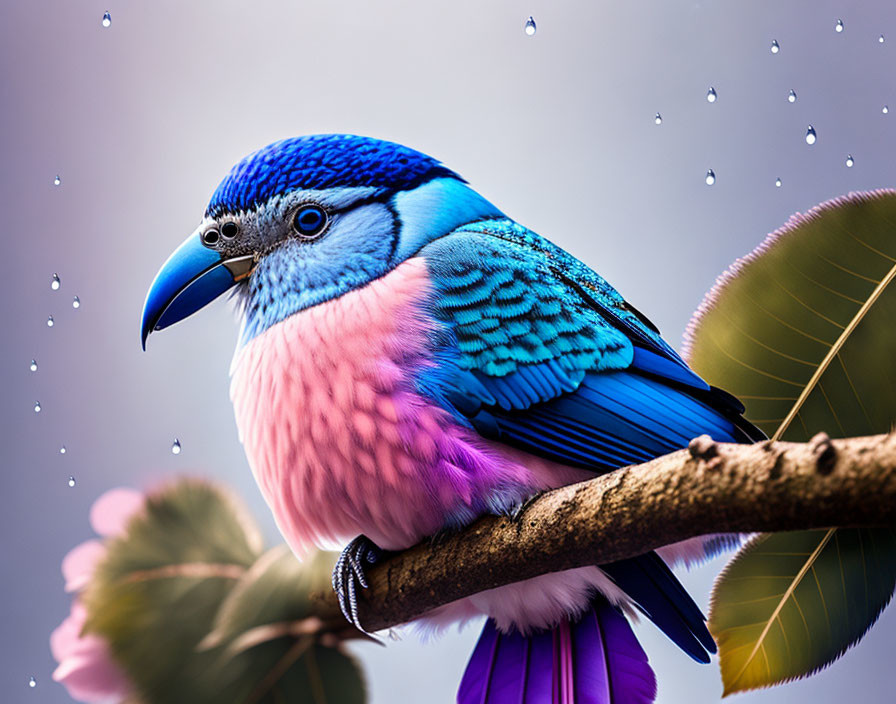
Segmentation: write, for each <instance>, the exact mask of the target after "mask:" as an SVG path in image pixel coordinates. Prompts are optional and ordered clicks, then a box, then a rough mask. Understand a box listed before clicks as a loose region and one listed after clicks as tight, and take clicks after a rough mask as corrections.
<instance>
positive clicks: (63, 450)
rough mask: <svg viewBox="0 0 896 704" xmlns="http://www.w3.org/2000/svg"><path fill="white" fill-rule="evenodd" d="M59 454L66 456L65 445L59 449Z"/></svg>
mask: <svg viewBox="0 0 896 704" xmlns="http://www.w3.org/2000/svg"><path fill="white" fill-rule="evenodd" d="M59 454H60V455H64V454H65V445H63V446H62V447H60V448H59Z"/></svg>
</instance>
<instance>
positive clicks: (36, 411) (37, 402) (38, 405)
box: [34, 401, 40, 413]
mask: <svg viewBox="0 0 896 704" xmlns="http://www.w3.org/2000/svg"><path fill="white" fill-rule="evenodd" d="M34 412H35V413H40V401H35V402H34Z"/></svg>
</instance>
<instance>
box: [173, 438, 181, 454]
mask: <svg viewBox="0 0 896 704" xmlns="http://www.w3.org/2000/svg"><path fill="white" fill-rule="evenodd" d="M171 454H172V455H179V454H180V440H178V439H177V438H174V442H173V443H172V444H171Z"/></svg>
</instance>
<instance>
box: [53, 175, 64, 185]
mask: <svg viewBox="0 0 896 704" xmlns="http://www.w3.org/2000/svg"><path fill="white" fill-rule="evenodd" d="M60 183H62V179H61V178H59V174H56V178H54V179H53V185H54V186H58V185H59V184H60Z"/></svg>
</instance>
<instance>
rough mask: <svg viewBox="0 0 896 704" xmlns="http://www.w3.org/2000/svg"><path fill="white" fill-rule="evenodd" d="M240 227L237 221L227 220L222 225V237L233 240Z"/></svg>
mask: <svg viewBox="0 0 896 704" xmlns="http://www.w3.org/2000/svg"><path fill="white" fill-rule="evenodd" d="M239 231H240V228H239V225H237V224H236V223H235V222H225V223H224V224H223V225H221V237H223V238H224V239H225V240H232V239H233V238H234V237H236V236H237V233H239Z"/></svg>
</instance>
